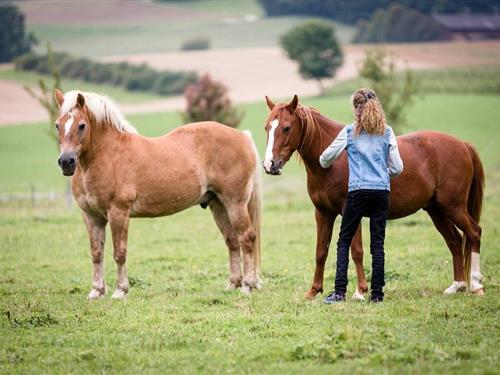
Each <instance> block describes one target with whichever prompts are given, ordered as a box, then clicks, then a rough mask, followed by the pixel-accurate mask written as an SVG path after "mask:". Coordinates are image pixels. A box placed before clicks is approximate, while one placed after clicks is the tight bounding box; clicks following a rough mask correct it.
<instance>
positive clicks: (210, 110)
mask: <svg viewBox="0 0 500 375" xmlns="http://www.w3.org/2000/svg"><path fill="white" fill-rule="evenodd" d="M184 96H185V98H186V102H187V109H186V112H184V113H181V116H182V118H183V120H184V121H185V122H197V121H217V122H220V123H222V124H225V125H228V126H231V127H234V128H235V127H237V126H238V125H239V123H240V122H241V120H242V118H243V113H242V112H240V111H239V110H238V109H236V108H235V107H233V106H232V104H231V100H230V99H229V96H228V92H227V88H226V86H224V85H223V84H222V83H220V82H217V81H214V80H212V78H211V77H210V75H208V74H205V75H204V76H203V77H201V78H200V80H199V81H198V82H196V83H193V84H190V85H189V86H187V88H186V91H185V93H184Z"/></svg>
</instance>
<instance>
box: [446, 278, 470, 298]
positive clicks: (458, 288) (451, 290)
mask: <svg viewBox="0 0 500 375" xmlns="http://www.w3.org/2000/svg"><path fill="white" fill-rule="evenodd" d="M466 290H467V284H465V281H453V283H452V284H451V285H450V286H449V287H448V288H446V289H445V290H444V292H443V294H444V295H445V296H450V295H452V294H455V293H457V292H465V291H466Z"/></svg>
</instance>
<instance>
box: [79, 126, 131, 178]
mask: <svg viewBox="0 0 500 375" xmlns="http://www.w3.org/2000/svg"><path fill="white" fill-rule="evenodd" d="M133 136H134V135H133V134H129V133H122V132H118V131H117V130H115V129H112V128H108V127H106V126H96V127H94V128H93V129H92V134H91V139H90V147H89V148H88V150H87V151H86V153H85V154H84V155H82V156H81V157H80V160H79V162H80V165H81V166H82V169H83V170H84V171H85V170H86V169H88V168H91V167H92V166H93V165H94V164H95V166H97V167H98V168H100V167H102V160H103V159H107V158H108V156H109V155H117V154H118V155H121V154H122V151H123V150H122V148H123V146H124V144H125V143H127V142H128V141H129V140H130V139H131V137H133Z"/></svg>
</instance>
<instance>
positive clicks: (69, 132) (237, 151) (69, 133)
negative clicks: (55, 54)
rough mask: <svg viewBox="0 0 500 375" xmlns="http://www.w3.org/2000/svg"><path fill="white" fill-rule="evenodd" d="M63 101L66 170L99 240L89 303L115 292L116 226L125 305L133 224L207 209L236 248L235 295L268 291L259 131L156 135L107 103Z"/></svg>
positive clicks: (216, 129) (78, 96) (81, 97)
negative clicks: (108, 286)
mask: <svg viewBox="0 0 500 375" xmlns="http://www.w3.org/2000/svg"><path fill="white" fill-rule="evenodd" d="M55 98H56V101H57V103H58V104H59V109H60V112H59V116H58V118H57V122H56V128H57V129H58V132H59V144H60V148H61V155H60V158H59V166H60V167H61V169H62V172H63V174H64V175H65V176H73V177H72V178H71V184H72V190H73V196H74V198H75V199H76V201H77V203H78V205H79V206H80V208H81V209H82V211H83V218H84V221H85V224H86V226H87V229H88V232H89V237H90V248H91V255H92V262H93V264H94V276H93V283H92V290H91V291H90V294H89V296H88V298H89V299H94V298H99V297H101V296H102V295H103V294H104V293H105V282H104V278H103V253H104V236H105V227H106V224H107V223H108V222H109V225H110V227H111V234H112V237H113V247H114V254H113V258H114V260H115V262H116V265H117V268H118V272H117V276H118V282H117V289H116V291H115V292H114V293H113V298H123V297H125V295H126V294H127V293H128V290H129V284H128V278H127V271H126V263H125V262H126V258H127V233H128V224H129V218H130V217H158V216H165V215H171V214H174V213H176V212H179V211H182V210H184V209H186V208H188V207H190V206H193V205H197V204H200V205H201V206H202V207H203V208H206V207H207V206H208V207H210V209H211V210H212V213H213V216H214V219H215V222H216V223H217V226H218V227H219V229H220V231H221V232H222V234H223V236H224V239H225V241H226V244H227V247H228V249H229V269H230V277H229V283H228V286H227V287H228V289H235V288H238V287H240V286H241V290H242V291H243V292H250V291H251V290H252V289H254V288H259V287H260V285H261V281H260V278H259V274H258V272H259V263H260V220H261V218H260V215H261V193H260V166H259V161H258V155H257V149H256V148H255V145H254V143H253V141H252V139H251V136H249V134H244V133H243V132H240V131H237V130H234V129H232V128H230V127H228V126H225V125H222V124H219V123H216V122H200V123H196V124H189V125H185V126H182V127H180V128H177V129H175V130H173V131H172V132H170V133H168V134H167V135H164V136H162V137H158V138H146V137H143V136H141V135H138V134H137V132H136V130H135V128H134V127H132V126H131V125H130V124H129V123H128V122H127V121H126V120H125V118H124V117H123V115H122V114H121V113H120V112H119V111H118V109H117V108H116V106H115V105H114V104H113V102H112V101H111V100H109V99H108V98H106V97H104V96H101V95H97V94H94V93H82V92H77V91H71V92H67V93H66V94H65V95H63V94H62V93H61V92H60V91H59V90H56V92H55ZM221 149H222V150H223V152H221ZM240 248H241V250H242V253H243V275H242V274H241V268H240Z"/></svg>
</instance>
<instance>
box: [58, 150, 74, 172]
mask: <svg viewBox="0 0 500 375" xmlns="http://www.w3.org/2000/svg"><path fill="white" fill-rule="evenodd" d="M57 164H59V167H60V168H61V170H62V173H63V175H65V176H73V174H74V173H75V169H76V157H75V154H74V153H73V152H68V153H62V154H61V156H60V157H59V160H57Z"/></svg>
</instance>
